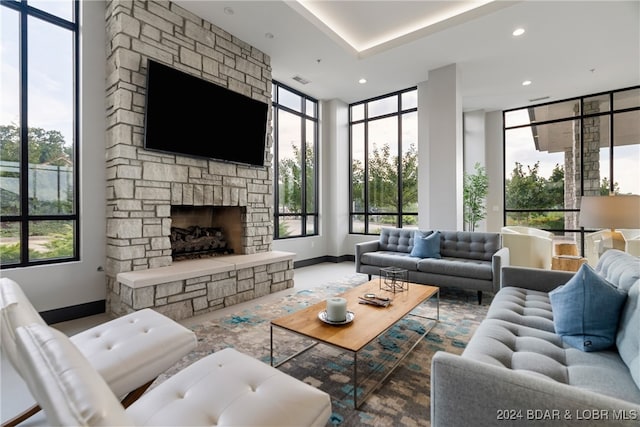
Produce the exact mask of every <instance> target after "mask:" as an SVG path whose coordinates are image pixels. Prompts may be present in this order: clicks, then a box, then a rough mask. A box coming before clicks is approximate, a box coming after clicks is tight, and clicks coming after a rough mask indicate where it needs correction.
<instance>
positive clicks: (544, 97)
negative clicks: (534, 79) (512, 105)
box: [529, 96, 549, 102]
mask: <svg viewBox="0 0 640 427" xmlns="http://www.w3.org/2000/svg"><path fill="white" fill-rule="evenodd" d="M543 99H549V97H548V96H541V97H540V98H531V99H530V100H529V102H537V101H542V100H543Z"/></svg>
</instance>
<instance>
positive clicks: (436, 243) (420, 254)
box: [411, 231, 442, 258]
mask: <svg viewBox="0 0 640 427" xmlns="http://www.w3.org/2000/svg"><path fill="white" fill-rule="evenodd" d="M411 256H412V257H417V258H442V257H441V256H440V232H439V231H434V232H433V233H431V234H429V235H428V236H424V235H423V234H422V233H421V232H419V231H416V232H415V233H414V234H413V249H411Z"/></svg>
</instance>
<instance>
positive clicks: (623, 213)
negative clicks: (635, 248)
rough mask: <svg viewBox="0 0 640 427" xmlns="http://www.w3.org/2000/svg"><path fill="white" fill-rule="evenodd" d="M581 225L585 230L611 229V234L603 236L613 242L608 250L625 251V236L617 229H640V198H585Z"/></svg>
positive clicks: (613, 196)
mask: <svg viewBox="0 0 640 427" xmlns="http://www.w3.org/2000/svg"><path fill="white" fill-rule="evenodd" d="M580 225H581V226H582V227H584V228H592V229H603V228H608V229H610V232H609V233H607V234H606V235H605V236H603V237H604V239H606V240H610V241H611V247H610V248H606V249H611V248H613V249H619V250H621V251H624V250H625V239H624V236H623V235H622V233H620V232H619V231H616V230H615V229H616V228H621V229H638V228H640V196H639V195H636V194H628V195H610V196H583V197H582V201H581V203H580Z"/></svg>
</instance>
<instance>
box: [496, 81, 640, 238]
mask: <svg viewBox="0 0 640 427" xmlns="http://www.w3.org/2000/svg"><path fill="white" fill-rule="evenodd" d="M504 152H505V196H504V200H505V211H504V223H505V224H506V225H525V226H530V227H536V228H541V229H544V230H548V231H552V232H554V233H556V234H557V235H565V236H568V237H570V238H573V239H575V240H576V241H577V242H581V241H583V237H584V236H583V233H584V231H587V232H590V231H595V230H582V229H581V228H580V226H579V223H578V213H579V210H580V198H581V196H594V195H608V194H610V193H615V194H640V87H632V88H626V89H621V90H616V91H611V92H605V93H599V94H595V95H589V96H584V97H578V98H573V99H568V100H563V101H559V102H553V103H547V104H541V105H537V106H533V107H526V108H519V109H515V110H509V111H505V112H504Z"/></svg>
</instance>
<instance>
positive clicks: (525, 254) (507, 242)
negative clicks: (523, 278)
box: [500, 226, 553, 270]
mask: <svg viewBox="0 0 640 427" xmlns="http://www.w3.org/2000/svg"><path fill="white" fill-rule="evenodd" d="M500 231H501V233H500V234H501V236H502V246H503V247H507V248H509V258H510V265H512V266H518V267H531V268H543V269H546V270H549V269H550V268H551V258H552V256H553V240H552V239H553V233H551V232H548V231H544V230H540V229H537V228H531V227H521V226H509V227H502V229H501V230H500Z"/></svg>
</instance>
